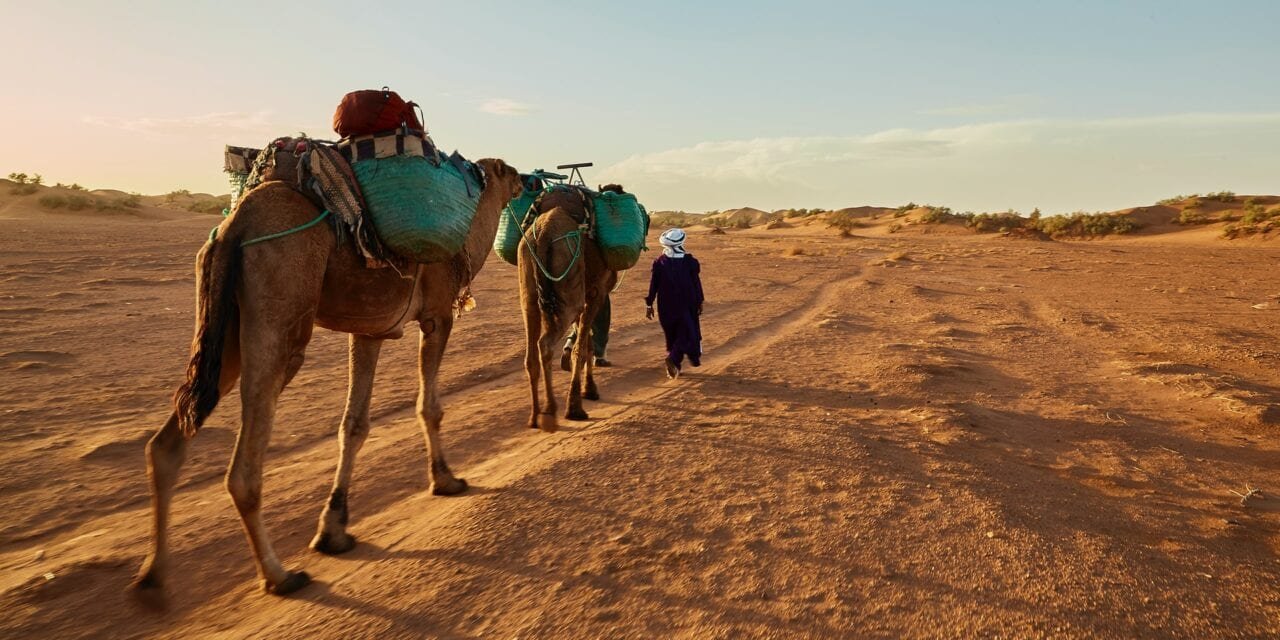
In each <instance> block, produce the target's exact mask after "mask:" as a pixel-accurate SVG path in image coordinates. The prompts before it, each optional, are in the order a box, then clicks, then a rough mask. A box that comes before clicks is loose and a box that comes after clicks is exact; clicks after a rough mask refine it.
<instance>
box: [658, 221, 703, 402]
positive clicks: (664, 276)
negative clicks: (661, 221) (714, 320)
mask: <svg viewBox="0 0 1280 640" xmlns="http://www.w3.org/2000/svg"><path fill="white" fill-rule="evenodd" d="M684 241H685V233H684V230H683V229H668V230H667V231H666V232H665V233H663V234H662V236H661V237H660V238H659V239H658V242H659V243H661V244H662V255H660V256H658V257H657V258H656V259H654V261H653V273H652V275H650V277H649V295H648V296H646V297H645V299H644V304H645V318H648V319H649V320H652V319H653V316H654V313H653V305H654V303H655V302H657V304H658V314H657V315H658V322H659V323H660V324H661V325H662V333H663V334H665V335H666V339H667V357H666V359H665V360H664V361H663V365H664V366H665V367H666V370H667V377H668V378H676V377H679V375H680V367H681V366H682V365H683V364H684V359H685V358H686V357H687V358H689V364H691V365H693V366H695V367H698V366H702V326H701V322H700V320H699V316H701V315H702V305H703V301H704V300H703V295H702V278H701V275H700V272H701V268H702V267H701V265H699V264H698V259H697V258H694V257H693V254H691V253H688V252H687V251H685V248H684Z"/></svg>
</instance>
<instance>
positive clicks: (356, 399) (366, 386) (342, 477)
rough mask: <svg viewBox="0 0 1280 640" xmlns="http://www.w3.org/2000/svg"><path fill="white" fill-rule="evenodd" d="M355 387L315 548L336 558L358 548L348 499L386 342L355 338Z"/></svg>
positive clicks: (350, 390)
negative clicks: (349, 524) (349, 523)
mask: <svg viewBox="0 0 1280 640" xmlns="http://www.w3.org/2000/svg"><path fill="white" fill-rule="evenodd" d="M350 350H351V356H350V367H351V384H350V387H349V388H348V389H347V408H346V410H345V411H344V412H343V414H342V425H341V426H340V427H339V429H338V470H337V472H336V473H335V475H334V479H333V490H332V491H330V492H329V502H328V504H327V505H326V506H325V508H324V511H322V512H321V513H320V525H319V528H318V529H317V531H316V537H315V538H313V539H312V540H311V548H312V549H315V550H316V551H319V552H320V553H327V554H330V555H336V554H339V553H344V552H347V551H350V550H351V549H352V548H353V547H355V546H356V539H355V536H352V535H351V534H349V533H347V518H348V512H347V498H348V496H349V492H350V489H351V474H352V471H353V470H354V468H355V464H356V454H358V453H360V447H362V446H364V441H365V438H367V437H368V435H369V400H370V398H371V397H372V396H373V374H374V371H375V370H376V369H377V367H378V353H379V352H380V351H381V350H382V341H381V340H378V339H376V338H369V337H367V336H357V335H352V336H351V340H350Z"/></svg>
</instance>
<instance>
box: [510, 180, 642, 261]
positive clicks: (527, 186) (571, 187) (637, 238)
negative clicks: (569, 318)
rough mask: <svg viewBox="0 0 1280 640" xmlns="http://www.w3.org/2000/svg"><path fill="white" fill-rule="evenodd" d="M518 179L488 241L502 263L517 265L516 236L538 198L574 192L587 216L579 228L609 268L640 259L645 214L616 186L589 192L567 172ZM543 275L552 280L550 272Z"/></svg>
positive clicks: (525, 228)
mask: <svg viewBox="0 0 1280 640" xmlns="http://www.w3.org/2000/svg"><path fill="white" fill-rule="evenodd" d="M574 169H575V170H576V167H574ZM576 175H579V176H580V174H576ZM520 177H521V184H522V185H523V187H524V190H523V191H521V193H520V195H518V196H516V197H515V198H514V199H512V200H511V203H510V204H508V205H507V207H506V209H504V210H503V212H502V219H500V220H499V221H498V235H497V237H495V238H494V239H493V250H494V252H496V253H497V254H498V256H499V257H501V258H502V259H503V260H504V261H506V262H507V263H509V264H512V265H515V264H517V261H518V259H519V250H520V239H521V238H525V237H527V236H528V235H529V233H530V229H531V228H532V227H533V221H534V219H535V218H536V217H537V216H538V214H539V212H545V211H544V209H545V207H542V206H541V203H542V201H543V200H544V199H545V198H547V197H548V196H550V195H551V194H555V193H563V192H570V193H576V194H579V195H580V197H581V198H582V199H583V202H584V204H585V205H586V210H587V220H586V222H584V223H583V227H584V228H582V229H580V230H579V231H580V232H582V233H585V235H586V236H587V237H588V238H590V239H592V240H594V241H595V242H596V244H597V246H599V247H600V251H601V252H602V253H603V255H604V260H605V264H606V265H607V266H608V268H609V269H610V270H612V271H626V270H627V269H630V268H631V267H634V266H635V265H636V262H638V261H639V260H640V252H641V251H644V250H645V249H647V248H648V247H646V246H645V244H644V239H645V236H646V235H647V234H648V233H649V213H648V212H647V211H646V210H645V208H644V205H642V204H640V201H639V200H637V199H636V196H635V194H632V193H625V192H623V191H622V189H621V188H614V189H608V188H604V187H601V189H600V190H598V191H593V190H591V189H588V188H587V187H586V185H585V184H583V183H582V180H581V178H579V179H578V180H577V181H574V180H572V179H570V176H566V175H564V174H559V173H551V172H549V171H543V170H542V169H537V170H535V171H534V172H532V173H528V174H520ZM544 275H546V276H547V277H551V278H553V279H554V278H555V276H554V275H553V274H551V273H546V274H544Z"/></svg>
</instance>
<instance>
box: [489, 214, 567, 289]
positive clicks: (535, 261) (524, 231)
mask: <svg viewBox="0 0 1280 640" xmlns="http://www.w3.org/2000/svg"><path fill="white" fill-rule="evenodd" d="M506 211H507V215H508V216H510V217H511V221H512V222H514V223H515V224H517V225H519V224H520V221H519V220H516V214H515V212H513V211H512V210H511V207H507V208H506ZM532 230H533V225H532V224H530V225H529V226H528V227H526V228H524V229H521V230H520V235H521V236H523V237H524V246H525V248H526V249H528V250H529V256H530V257H532V258H533V264H535V265H537V267H538V270H539V271H541V272H542V275H543V276H546V278H547V279H548V280H550V281H552V282H560V281H561V280H564V279H565V278H567V277H568V276H569V272H570V271H572V270H573V266H574V265H575V264H578V258H580V257H581V256H582V229H581V228H578V229H574V230H573V231H570V232H569V233H566V234H564V235H562V236H560V237H559V238H556V239H555V240H552V241H551V244H555V243H557V242H560V241H561V240H567V239H569V238H576V239H577V241H578V242H577V244H576V245H574V247H573V259H572V260H570V261H569V266H567V267H565V268H564V272H563V273H561V274H560V275H559V276H553V275H551V271H550V270H549V269H547V267H546V265H544V264H542V261H541V260H539V259H538V252H537V251H534V250H533V241H534V240H535V239H536V238H531V237H530V235H529V233H530V231H532Z"/></svg>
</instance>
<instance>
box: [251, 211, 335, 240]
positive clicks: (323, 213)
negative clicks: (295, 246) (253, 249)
mask: <svg viewBox="0 0 1280 640" xmlns="http://www.w3.org/2000/svg"><path fill="white" fill-rule="evenodd" d="M328 217H329V210H328V209H325V210H324V211H321V212H320V215H318V216H316V218H315V220H312V221H311V222H308V223H306V224H303V225H298V226H296V227H294V228H292V229H285V230H284V231H281V232H280V233H273V234H271V235H269V236H262V237H261V238H254V239H252V240H245V241H244V242H241V243H240V246H241V247H247V246H249V245H251V244H258V243H259V242H266V241H268V240H275V239H276V238H283V237H285V236H287V235H290V234H294V233H297V232H299V231H306V230H307V229H310V228H311V227H314V226H316V225H318V224H320V222H321V221H322V220H324V219H325V218H328Z"/></svg>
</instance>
